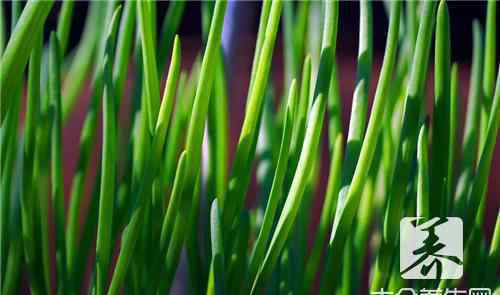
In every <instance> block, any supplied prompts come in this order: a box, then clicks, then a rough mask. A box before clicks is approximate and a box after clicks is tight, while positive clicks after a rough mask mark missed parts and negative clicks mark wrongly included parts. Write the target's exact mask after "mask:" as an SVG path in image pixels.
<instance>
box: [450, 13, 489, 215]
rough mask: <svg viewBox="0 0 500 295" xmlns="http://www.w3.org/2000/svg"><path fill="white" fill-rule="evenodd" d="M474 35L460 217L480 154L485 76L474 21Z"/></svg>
mask: <svg viewBox="0 0 500 295" xmlns="http://www.w3.org/2000/svg"><path fill="white" fill-rule="evenodd" d="M472 33H473V56H472V70H471V74H470V82H469V85H470V86H469V94H468V99H467V112H466V119H465V125H464V136H463V141H462V150H461V152H462V159H461V163H460V165H461V167H460V176H459V179H458V182H457V186H456V191H455V199H456V203H457V204H456V210H455V212H456V213H457V214H458V215H459V216H464V214H465V206H466V202H467V196H468V190H469V189H470V182H471V181H472V176H473V172H474V162H475V160H476V155H477V154H478V153H479V152H478V151H477V149H478V148H479V147H478V133H479V132H478V130H479V122H480V121H479V120H480V112H481V97H482V87H481V81H482V76H483V38H482V31H481V24H480V23H479V21H478V20H474V22H473V24H472Z"/></svg>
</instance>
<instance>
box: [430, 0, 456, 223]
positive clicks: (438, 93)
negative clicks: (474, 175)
mask: <svg viewBox="0 0 500 295" xmlns="http://www.w3.org/2000/svg"><path fill="white" fill-rule="evenodd" d="M450 50H451V49H450V23H449V15H448V6H447V5H446V2H445V1H441V2H440V3H439V7H438V10H437V21H436V48H435V57H434V60H435V67H434V110H433V113H432V132H431V134H432V161H431V162H430V164H431V167H430V174H431V179H430V189H431V191H430V197H431V200H430V203H431V204H432V207H430V208H429V213H430V216H433V217H434V216H447V212H448V208H447V203H448V200H447V195H448V193H447V191H446V189H447V187H448V181H449V179H448V178H447V176H448V175H447V173H448V166H449V158H448V155H449V150H448V149H447V148H445V147H448V146H449V141H450V138H449V134H450V67H451V65H450Z"/></svg>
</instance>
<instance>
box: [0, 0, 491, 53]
mask: <svg viewBox="0 0 500 295" xmlns="http://www.w3.org/2000/svg"><path fill="white" fill-rule="evenodd" d="M4 4H5V5H4V10H5V12H4V13H5V15H6V18H7V24H9V23H10V10H11V8H10V7H11V3H10V1H7V2H5V3H4ZM237 5H238V12H237V14H238V22H239V23H238V28H237V30H238V34H240V35H255V34H256V33H257V28H258V21H259V14H260V6H261V3H260V2H259V1H238V4H237ZM60 6H61V2H57V3H55V4H54V7H53V9H52V12H51V13H50V15H49V17H48V18H47V23H46V26H45V36H46V37H47V38H48V36H49V33H50V31H51V30H52V29H54V28H55V27H56V24H57V16H58V13H59V7H60ZM168 6H169V1H160V2H158V4H157V7H158V9H157V13H158V17H157V20H158V28H160V26H161V22H162V21H163V18H164V16H165V14H166V12H167V9H168ZM200 6H201V5H200V2H197V1H188V2H187V4H186V8H185V11H184V16H183V19H182V22H181V25H180V29H179V34H180V35H181V37H199V36H200V35H201V14H200ZM448 7H449V12H450V27H451V39H452V40H451V44H453V48H452V54H453V60H454V61H458V62H465V61H469V60H470V57H471V54H472V47H471V44H472V21H473V20H474V19H479V20H480V21H481V23H482V24H483V25H484V22H485V20H486V1H449V2H448ZM87 8H88V3H87V2H84V1H77V2H76V3H75V9H74V15H73V24H74V25H73V26H72V27H71V38H70V43H69V46H70V49H71V48H73V47H74V46H76V44H77V43H78V41H79V40H80V36H81V33H82V30H83V22H84V19H85V16H86V14H87ZM373 16H374V17H373V24H374V28H373V29H374V49H375V52H376V53H379V54H380V53H381V52H383V50H384V43H385V33H386V28H387V16H386V13H385V11H384V3H383V2H382V1H375V2H374V3H373ZM358 21H359V3H358V2H357V1H341V2H340V30H339V32H341V34H339V42H338V50H339V51H340V52H342V51H343V50H348V51H353V52H356V49H357V40H358V35H357V34H358ZM499 34H500V32H499V30H497V39H498V35H499ZM499 50H500V46H498V47H497V55H498V52H499Z"/></svg>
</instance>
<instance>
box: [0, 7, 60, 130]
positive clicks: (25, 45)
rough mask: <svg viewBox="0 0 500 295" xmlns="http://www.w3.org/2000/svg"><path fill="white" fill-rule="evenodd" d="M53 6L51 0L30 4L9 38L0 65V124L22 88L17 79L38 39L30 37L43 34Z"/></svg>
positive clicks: (19, 80)
mask: <svg viewBox="0 0 500 295" xmlns="http://www.w3.org/2000/svg"><path fill="white" fill-rule="evenodd" d="M52 4H53V1H50V0H49V1H30V2H28V4H27V5H26V7H25V8H24V10H23V13H22V14H21V17H20V18H19V22H18V23H17V25H16V29H15V31H14V32H13V33H12V36H11V37H10V38H9V42H8V43H7V47H6V48H5V51H4V53H3V55H2V61H1V63H0V98H1V99H0V102H1V105H0V123H3V121H4V118H5V116H6V114H7V111H8V110H9V109H10V106H11V105H12V100H13V99H14V95H13V94H14V92H15V91H16V88H17V87H19V86H21V85H20V83H21V80H22V79H17V77H19V73H22V72H23V71H24V68H25V66H26V64H27V62H28V58H29V56H30V53H31V49H32V48H33V46H35V42H36V38H31V37H30V36H31V35H32V34H34V33H35V34H36V33H37V32H41V30H42V28H43V24H44V23H45V19H46V18H47V15H48V14H49V12H50V9H51V8H52ZM16 73H17V74H16Z"/></svg>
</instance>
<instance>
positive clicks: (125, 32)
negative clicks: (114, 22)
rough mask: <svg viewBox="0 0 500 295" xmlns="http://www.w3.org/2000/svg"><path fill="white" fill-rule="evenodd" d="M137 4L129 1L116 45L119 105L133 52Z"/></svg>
mask: <svg viewBox="0 0 500 295" xmlns="http://www.w3.org/2000/svg"><path fill="white" fill-rule="evenodd" d="M136 11H137V10H136V2H135V1H127V2H125V5H124V8H123V16H122V19H121V22H120V31H119V35H118V40H117V43H116V56H115V61H114V65H113V68H114V72H113V81H114V82H113V84H114V87H115V92H116V98H117V105H118V106H119V105H120V102H121V101H122V99H123V93H124V90H125V82H126V78H127V70H128V67H129V62H130V53H131V50H132V38H133V36H134V31H135V30H134V26H135V19H136Z"/></svg>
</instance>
